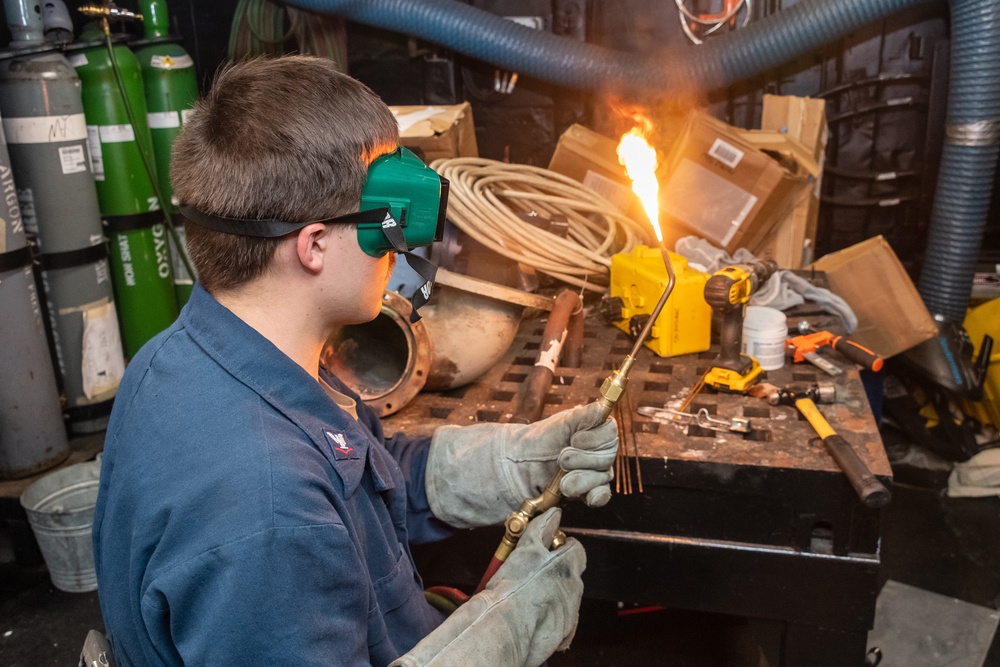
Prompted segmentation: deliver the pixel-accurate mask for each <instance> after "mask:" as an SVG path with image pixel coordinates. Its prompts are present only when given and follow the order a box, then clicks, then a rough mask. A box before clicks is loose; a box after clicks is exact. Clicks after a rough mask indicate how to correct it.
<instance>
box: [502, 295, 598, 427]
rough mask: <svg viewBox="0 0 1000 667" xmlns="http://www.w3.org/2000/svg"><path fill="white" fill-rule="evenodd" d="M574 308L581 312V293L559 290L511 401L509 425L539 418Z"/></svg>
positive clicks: (575, 310)
mask: <svg viewBox="0 0 1000 667" xmlns="http://www.w3.org/2000/svg"><path fill="white" fill-rule="evenodd" d="M577 310H581V311H582V308H581V302H580V296H579V295H578V294H577V293H576V292H574V291H572V290H568V289H565V290H563V291H561V292H559V294H558V295H557V296H556V303H555V306H553V308H552V312H551V313H549V321H548V322H547V323H546V324H545V330H544V331H543V332H542V343H541V346H540V347H539V350H538V360H537V361H536V362H535V365H534V366H533V367H532V368H531V371H530V372H529V373H528V377H527V378H526V379H525V381H524V383H523V384H522V385H521V391H520V392H519V393H518V396H517V401H516V402H515V404H514V414H513V415H512V416H511V418H510V422H511V423H512V424H530V423H532V422H536V421H538V420H539V419H541V417H542V411H543V410H544V409H545V397H546V396H547V395H548V393H549V388H550V387H551V386H552V378H553V377H554V376H555V370H556V366H557V365H559V357H560V355H561V354H562V348H563V345H564V344H565V342H566V336H567V334H568V330H569V323H570V319H571V317H572V315H573V313H575V312H577ZM581 316H582V314H581Z"/></svg>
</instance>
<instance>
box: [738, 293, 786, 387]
mask: <svg viewBox="0 0 1000 667" xmlns="http://www.w3.org/2000/svg"><path fill="white" fill-rule="evenodd" d="M787 338H788V321H787V320H786V318H785V314H784V313H783V312H781V311H780V310H778V309H776V308H767V307H765V306H747V312H746V316H745V317H744V318H743V353H744V354H749V355H750V356H751V357H754V358H756V359H757V363H759V364H760V367H761V368H763V369H764V370H765V371H776V370H778V369H779V368H781V367H782V366H784V365H785V341H786V340H787Z"/></svg>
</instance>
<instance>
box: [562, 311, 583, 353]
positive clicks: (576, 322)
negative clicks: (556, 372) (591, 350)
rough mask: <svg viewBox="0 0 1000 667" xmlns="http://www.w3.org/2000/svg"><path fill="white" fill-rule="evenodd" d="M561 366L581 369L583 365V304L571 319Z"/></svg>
mask: <svg viewBox="0 0 1000 667" xmlns="http://www.w3.org/2000/svg"><path fill="white" fill-rule="evenodd" d="M560 365H561V366H562V367H563V368H580V366H582V365H583V302H582V301H581V302H580V306H579V307H578V308H577V309H576V312H574V313H573V314H572V315H570V317H569V330H568V332H567V334H566V345H565V346H564V347H563V351H562V359H561V361H560Z"/></svg>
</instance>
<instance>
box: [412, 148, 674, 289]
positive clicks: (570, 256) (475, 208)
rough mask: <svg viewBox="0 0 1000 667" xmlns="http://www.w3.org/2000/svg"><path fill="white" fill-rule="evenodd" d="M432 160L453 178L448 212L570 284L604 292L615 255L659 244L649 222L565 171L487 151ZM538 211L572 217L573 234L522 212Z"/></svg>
mask: <svg viewBox="0 0 1000 667" xmlns="http://www.w3.org/2000/svg"><path fill="white" fill-rule="evenodd" d="M430 166H431V167H432V168H433V169H434V170H435V171H437V172H438V173H440V174H441V175H442V176H444V177H445V178H447V179H448V180H449V182H450V183H451V187H450V191H449V194H448V218H449V220H451V221H452V222H453V223H454V224H455V226H456V227H458V228H459V229H461V230H462V231H463V232H465V233H466V234H468V235H469V236H471V237H472V238H473V239H475V240H476V241H478V242H479V243H482V244H483V245H484V246H486V247H487V248H489V249H490V250H493V251H494V252H496V253H499V254H501V255H503V256H504V257H508V258H510V259H512V260H514V261H516V262H522V263H525V264H528V265H530V266H532V267H534V268H535V269H537V270H538V271H540V272H542V273H545V274H547V275H550V276H552V277H554V278H558V279H559V280H562V281H563V282H566V283H569V284H570V285H576V286H578V287H581V288H584V289H589V290H592V291H595V292H602V293H603V292H604V291H606V285H607V279H608V273H609V271H610V267H611V255H613V254H615V253H617V252H631V250H632V249H633V248H635V246H637V245H639V244H640V243H646V244H653V243H655V240H654V239H653V237H652V230H651V228H649V226H648V225H646V226H643V225H640V224H639V223H637V222H635V221H634V220H632V219H631V218H629V217H627V216H624V215H622V214H621V213H620V212H619V211H618V209H616V208H615V207H614V205H612V204H611V203H610V202H608V201H607V200H606V199H604V198H603V197H601V196H600V195H598V194H597V193H595V192H594V191H593V190H591V189H590V188H587V187H585V186H583V185H582V184H580V183H579V182H578V181H574V180H573V179H571V178H569V177H567V176H563V175H562V174H557V173H556V172H553V171H549V170H547V169H541V168H539V167H531V166H528V165H523V164H509V163H506V162H498V161H496V160H487V159H486V158H451V159H444V160H435V161H434V162H432V163H431V165H430ZM532 212H538V213H541V214H543V215H548V216H551V218H552V219H564V220H565V221H566V223H567V226H566V235H565V237H563V236H561V235H559V234H556V233H553V232H551V231H547V230H546V229H543V228H541V227H540V226H538V225H534V224H532V223H531V222H529V221H528V220H530V217H529V218H528V219H525V218H522V217H521V215H519V214H522V215H523V214H528V215H530V214H531V213H532ZM539 220H541V218H539Z"/></svg>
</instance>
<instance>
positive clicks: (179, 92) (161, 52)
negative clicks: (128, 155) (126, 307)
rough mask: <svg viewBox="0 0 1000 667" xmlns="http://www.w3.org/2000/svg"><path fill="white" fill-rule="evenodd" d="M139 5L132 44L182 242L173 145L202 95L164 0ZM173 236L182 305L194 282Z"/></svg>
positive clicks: (161, 176)
mask: <svg viewBox="0 0 1000 667" xmlns="http://www.w3.org/2000/svg"><path fill="white" fill-rule="evenodd" d="M139 9H140V11H141V12H142V21H143V26H144V33H145V36H144V39H142V40H140V41H137V42H133V43H132V50H133V51H134V52H135V56H136V58H138V60H139V66H140V67H141V68H142V84H143V88H144V89H145V92H146V109H147V112H148V114H147V118H148V120H149V133H150V135H151V136H152V138H153V155H154V157H155V159H156V176H157V179H158V180H159V184H160V194H161V195H162V196H163V207H164V208H166V209H168V210H169V211H170V214H171V217H172V219H173V221H174V226H175V228H176V231H177V235H178V237H179V239H180V241H181V243H182V244H183V241H184V225H183V218H182V217H181V214H180V211H178V209H177V201H176V200H175V198H174V190H173V188H172V187H171V185H170V151H171V149H172V148H173V145H174V139H176V138H177V135H178V134H180V131H181V126H182V125H183V124H184V121H185V120H186V119H187V117H188V114H190V113H191V109H192V107H194V103H195V101H197V99H198V77H197V75H196V74H195V68H194V61H193V60H192V59H191V56H189V55H188V53H187V51H185V50H184V48H183V47H181V45H180V44H177V43H176V42H175V41H174V38H172V37H171V36H170V34H169V33H170V19H169V17H168V14H167V3H166V0H141V1H140V2H139ZM170 241H171V246H170V250H171V257H173V269H174V292H175V293H176V294H177V301H178V305H184V304H185V303H187V300H188V297H190V296H191V288H192V286H193V279H192V277H191V275H190V274H189V273H188V271H187V267H186V266H185V264H184V261H183V259H182V257H185V256H186V254H187V249H186V248H184V247H183V245H182V247H179V248H178V247H177V245H176V244H175V243H174V239H173V237H171V239H170ZM188 264H190V259H189V260H188Z"/></svg>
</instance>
